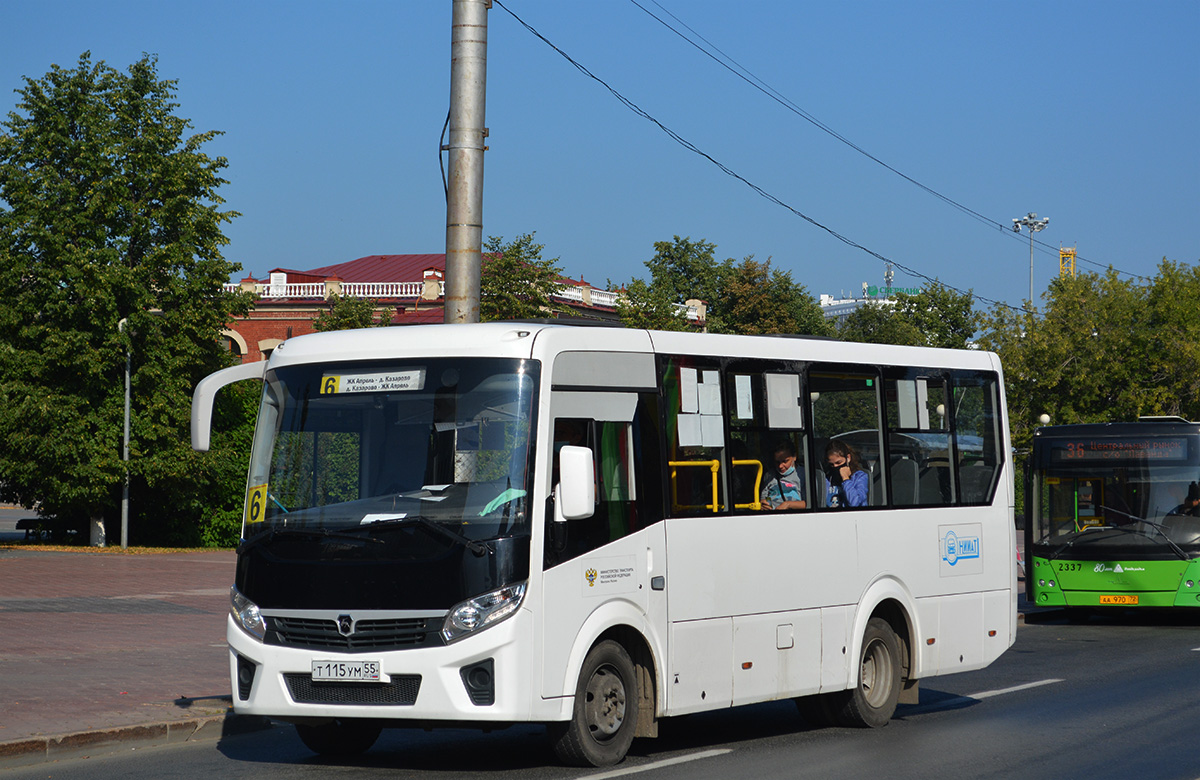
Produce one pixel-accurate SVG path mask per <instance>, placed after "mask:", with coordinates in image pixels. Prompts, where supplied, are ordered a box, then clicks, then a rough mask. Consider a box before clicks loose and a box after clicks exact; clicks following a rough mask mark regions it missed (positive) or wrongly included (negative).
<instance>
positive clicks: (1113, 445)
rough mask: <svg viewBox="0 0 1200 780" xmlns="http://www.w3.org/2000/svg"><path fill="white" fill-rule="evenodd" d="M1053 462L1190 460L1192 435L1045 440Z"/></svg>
mask: <svg viewBox="0 0 1200 780" xmlns="http://www.w3.org/2000/svg"><path fill="white" fill-rule="evenodd" d="M1043 446H1045V447H1046V448H1047V449H1048V450H1049V454H1050V462H1051V463H1062V464H1070V463H1102V462H1109V461H1122V460H1154V461H1180V462H1187V459H1188V439H1186V438H1184V437H1182V436H1171V437H1168V436H1163V437H1145V438H1125V439H1108V438H1095V439H1087V438H1076V439H1061V440H1052V441H1049V442H1045V443H1044V444H1043Z"/></svg>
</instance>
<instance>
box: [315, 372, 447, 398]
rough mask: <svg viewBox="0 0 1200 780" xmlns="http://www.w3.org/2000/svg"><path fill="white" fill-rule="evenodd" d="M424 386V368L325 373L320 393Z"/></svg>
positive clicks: (391, 389)
mask: <svg viewBox="0 0 1200 780" xmlns="http://www.w3.org/2000/svg"><path fill="white" fill-rule="evenodd" d="M424 387H425V369H423V368H416V369H409V370H399V371H373V372H371V373H361V374H326V375H325V376H323V377H321V395H330V394H333V393H396V392H404V391H405V390H421V389H423V388H424Z"/></svg>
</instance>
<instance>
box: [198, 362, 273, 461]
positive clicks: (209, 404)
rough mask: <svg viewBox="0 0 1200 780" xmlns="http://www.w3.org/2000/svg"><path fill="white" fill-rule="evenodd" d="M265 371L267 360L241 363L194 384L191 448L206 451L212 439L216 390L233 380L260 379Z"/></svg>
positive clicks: (231, 382)
mask: <svg viewBox="0 0 1200 780" xmlns="http://www.w3.org/2000/svg"><path fill="white" fill-rule="evenodd" d="M266 372H267V361H265V360H260V361H258V362H256V363H242V364H239V365H236V366H231V367H229V368H225V369H222V370H220V371H217V372H216V373H213V374H209V375H208V376H206V377H204V378H203V379H201V380H200V383H199V384H198V385H196V391H195V392H194V393H193V394H192V449H194V450H196V451H197V452H208V445H209V443H210V441H211V439H212V410H213V400H214V399H215V398H216V397H217V391H218V390H220V389H221V388H222V387H225V386H226V385H231V384H233V383H234V382H242V381H245V380H247V379H257V380H259V381H262V378H263V376H265V375H266Z"/></svg>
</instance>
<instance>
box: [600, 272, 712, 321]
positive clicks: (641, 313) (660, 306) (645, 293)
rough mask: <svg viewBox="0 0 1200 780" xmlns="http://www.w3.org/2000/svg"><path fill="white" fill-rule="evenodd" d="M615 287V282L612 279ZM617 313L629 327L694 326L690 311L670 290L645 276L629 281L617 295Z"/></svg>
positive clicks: (610, 286) (610, 284)
mask: <svg viewBox="0 0 1200 780" xmlns="http://www.w3.org/2000/svg"><path fill="white" fill-rule="evenodd" d="M609 288H610V289H611V288H612V283H611V282H610V283H609ZM617 315H618V316H619V317H620V318H621V323H622V324H623V325H624V326H625V327H627V328H645V329H646V330H692V329H693V328H694V326H693V325H692V323H691V322H690V321H689V320H688V318H687V315H686V314H685V313H684V311H683V310H682V309H681V308H680V306H679V305H678V304H676V303H675V302H674V299H673V298H672V297H671V296H670V295H668V293H667V292H666V291H664V290H663V289H661V288H658V287H655V286H654V285H652V284H647V283H646V282H645V281H644V280H642V279H633V280H631V281H629V282H628V283H626V285H625V287H624V288H623V289H622V291H621V295H620V297H618V298H617Z"/></svg>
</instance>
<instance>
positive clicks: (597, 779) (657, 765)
mask: <svg viewBox="0 0 1200 780" xmlns="http://www.w3.org/2000/svg"><path fill="white" fill-rule="evenodd" d="M732 752H733V751H732V750H730V749H721V750H703V751H701V752H699V753H689V754H688V755H686V756H676V757H675V758H664V759H663V760H662V761H651V762H650V763H649V764H642V765H641V766H634V767H629V768H628V769H613V770H611V771H608V772H600V773H599V774H595V775H584V778H585V780H608V778H610V777H623V776H625V775H633V774H637V773H638V772H649V771H650V770H652V769H661V768H663V767H664V766H674V765H675V764H686V763H687V762H689V761H698V760H700V759H702V758H714V757H716V756H723V755H725V754H726V753H732Z"/></svg>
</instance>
